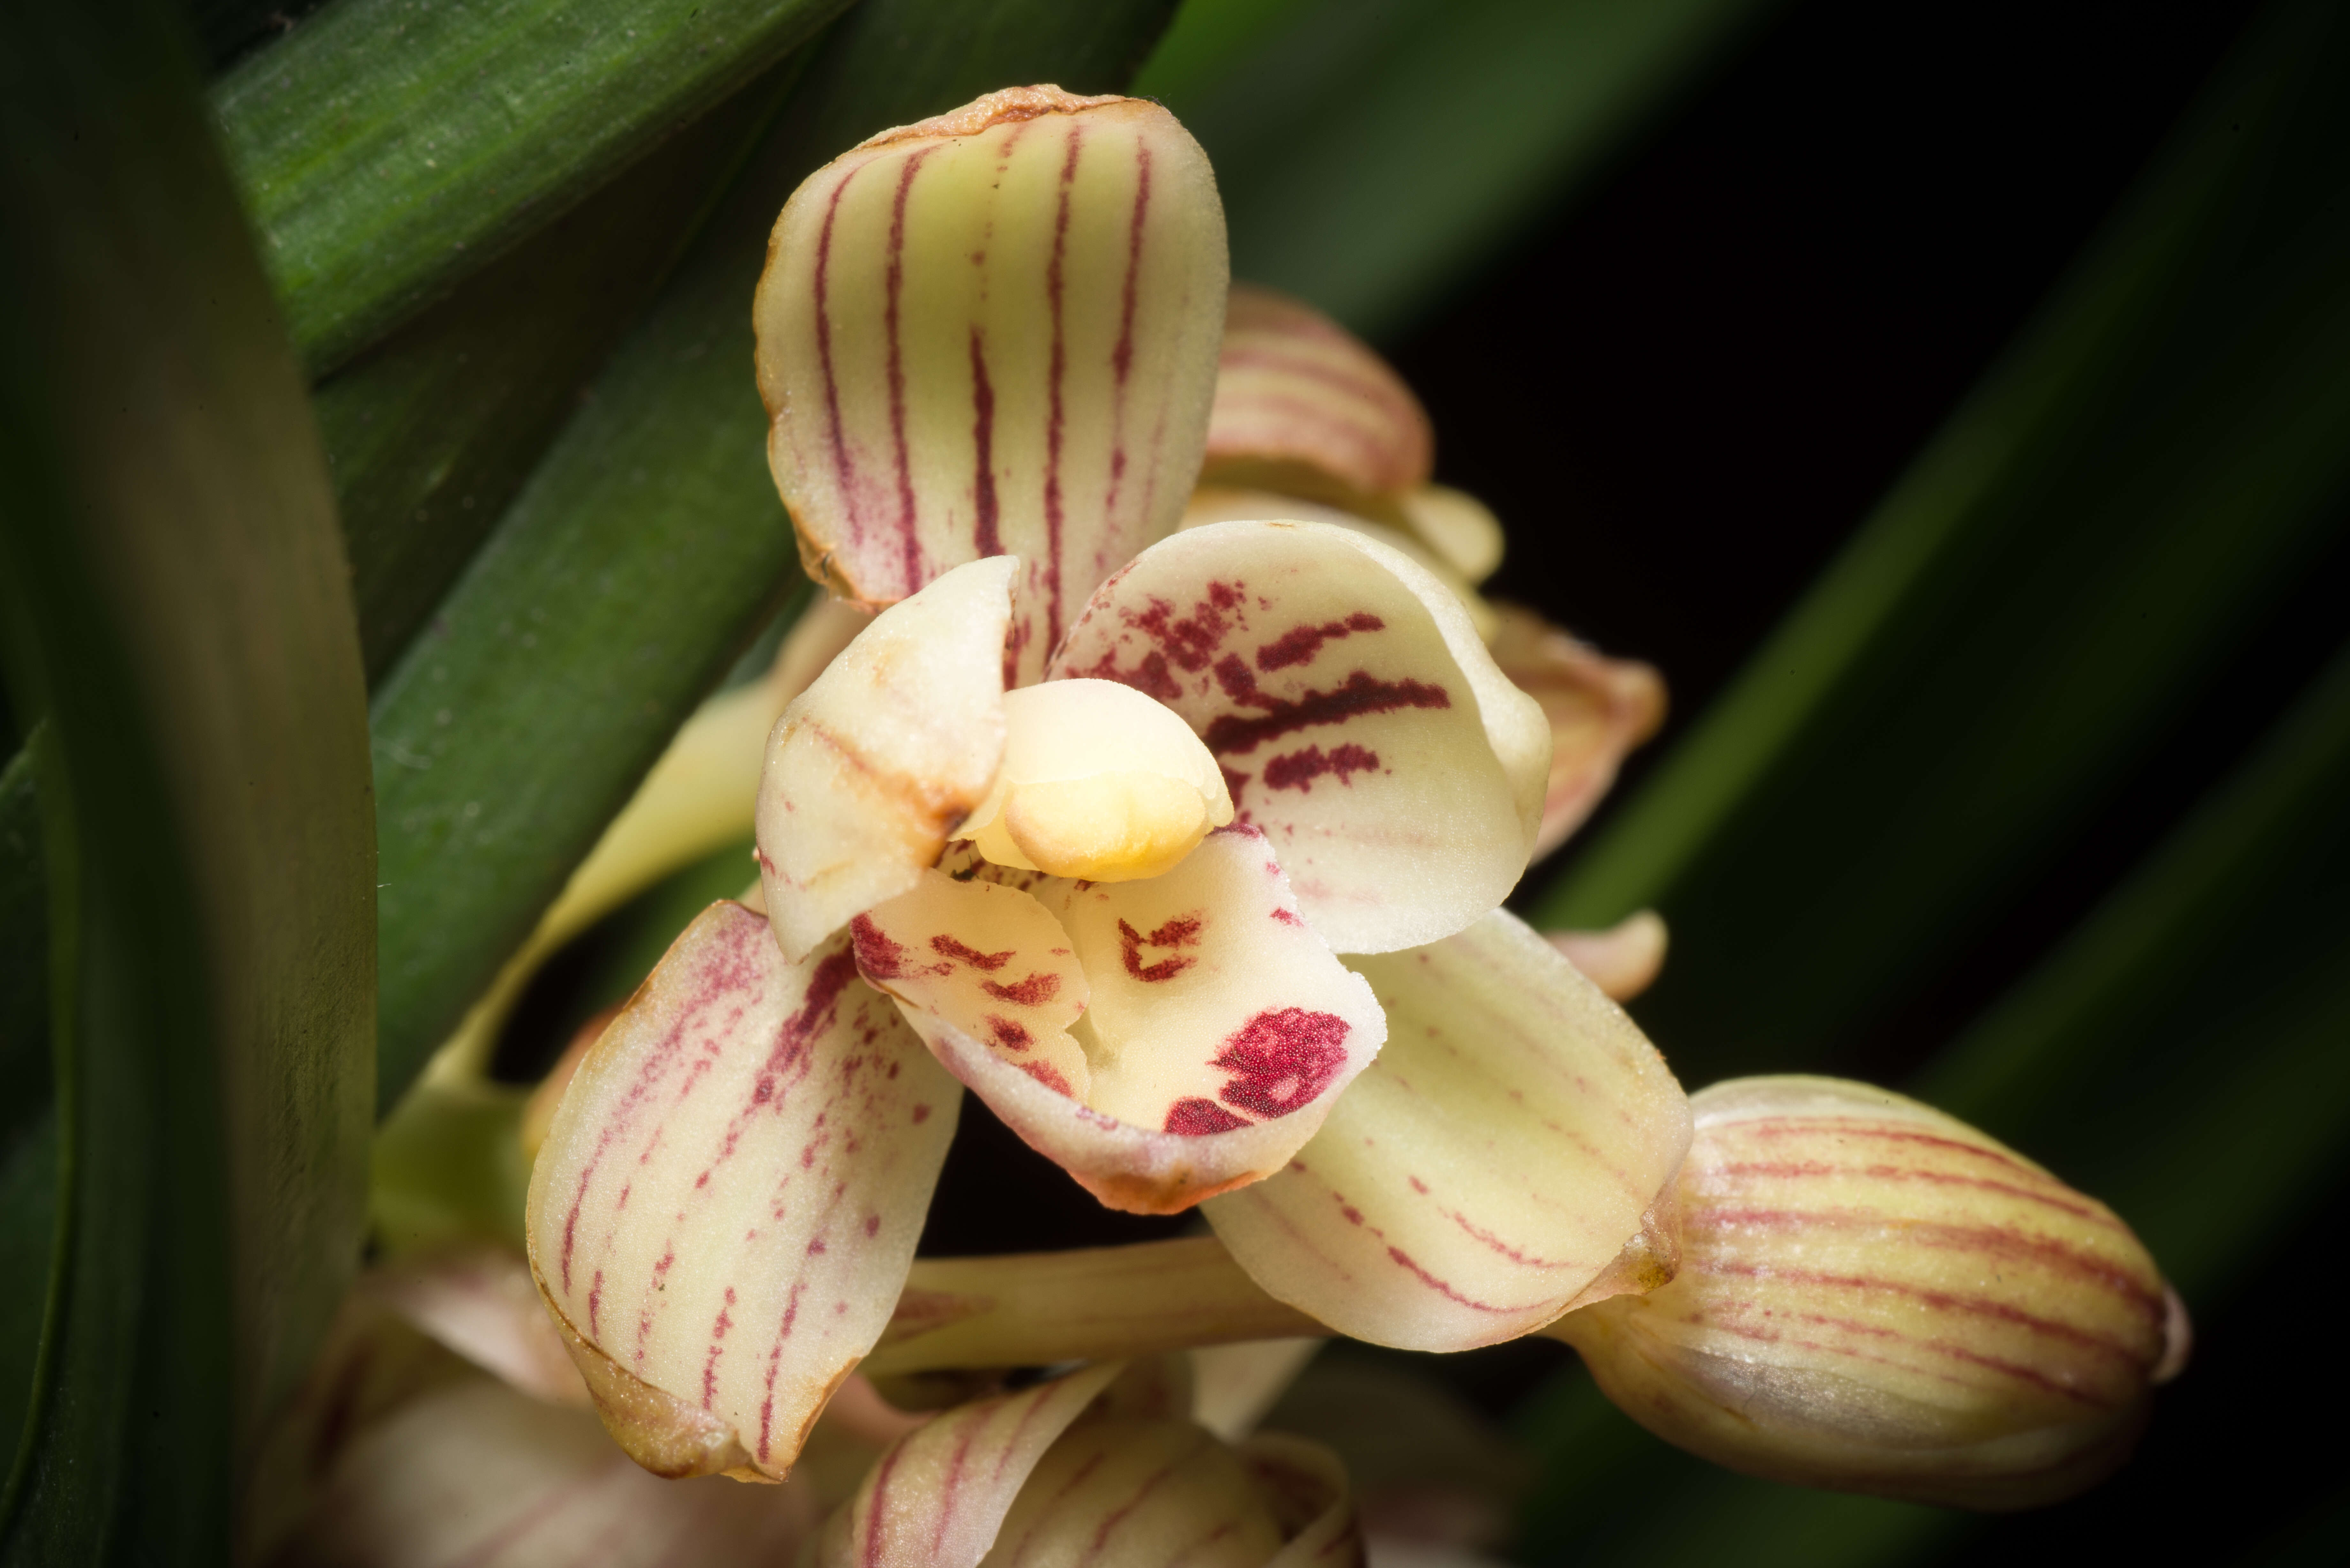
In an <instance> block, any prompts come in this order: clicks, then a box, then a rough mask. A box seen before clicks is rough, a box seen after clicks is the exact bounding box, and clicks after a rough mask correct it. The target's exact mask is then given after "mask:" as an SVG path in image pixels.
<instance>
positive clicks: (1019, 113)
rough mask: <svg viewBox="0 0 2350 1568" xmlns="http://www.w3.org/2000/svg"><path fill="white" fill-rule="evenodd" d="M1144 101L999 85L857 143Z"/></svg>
mask: <svg viewBox="0 0 2350 1568" xmlns="http://www.w3.org/2000/svg"><path fill="white" fill-rule="evenodd" d="M1144 101H1145V100H1144V99H1132V98H1127V97H1125V96H1123V95H1121V94H1118V93H1104V94H1100V95H1098V96H1096V97H1090V98H1089V97H1087V96H1086V95H1084V94H1082V93H1073V92H1064V91H1062V90H1061V88H1058V87H1057V86H1055V85H1054V84H1053V83H1051V82H1043V83H1040V84H1038V85H1037V86H1035V87H1015V88H998V89H997V90H996V91H994V92H992V93H988V94H986V95H985V96H983V97H981V98H975V99H972V100H971V101H970V102H969V103H967V104H964V105H963V106H962V108H961V109H949V110H948V111H947V112H946V113H944V114H934V115H932V116H931V118H930V119H918V120H916V121H914V123H913V124H911V125H893V126H891V127H890V128H889V130H883V131H877V132H876V133H875V134H873V135H871V136H868V137H867V138H866V139H865V140H862V141H860V142H858V144H857V146H858V150H862V149H864V148H868V147H887V146H889V144H890V143H891V142H893V141H912V140H919V139H920V138H922V137H926V136H977V135H978V134H979V133H980V132H981V131H983V130H991V129H993V127H995V126H999V125H1009V124H1012V123H1014V122H1015V121H1018V120H1023V119H1043V118H1044V117H1045V115H1048V114H1078V113H1082V112H1083V111H1084V110H1086V109H1106V108H1107V107H1108V106H1110V105H1111V104H1116V103H1141V102H1144Z"/></svg>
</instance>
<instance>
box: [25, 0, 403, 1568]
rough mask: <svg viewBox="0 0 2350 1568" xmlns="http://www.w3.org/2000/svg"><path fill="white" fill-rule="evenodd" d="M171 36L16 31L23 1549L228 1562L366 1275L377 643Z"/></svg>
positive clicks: (79, 28)
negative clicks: (42, 854)
mask: <svg viewBox="0 0 2350 1568" xmlns="http://www.w3.org/2000/svg"><path fill="white" fill-rule="evenodd" d="M174 26H175V24H174V21H173V19H172V16H170V15H169V14H168V13H165V12H163V11H162V10H161V8H160V7H159V6H158V5H153V4H138V3H124V4H108V5H94V6H68V7H38V8H26V7H15V8H12V9H10V10H9V11H8V12H7V13H6V14H5V20H0V32H5V37H0V210H5V213H6V222H5V225H0V234H5V240H0V300H5V306H0V442H5V462H0V472H5V474H6V475H7V482H6V483H7V485H8V493H7V498H6V504H5V508H0V564H5V571H0V577H4V578H5V584H6V589H7V592H8V596H9V600H10V602H9V605H8V614H7V617H6V627H7V633H8V637H9V643H8V648H7V653H8V660H9V671H10V677H11V682H12V686H13V687H14V689H15V691H16V693H17V694H18V698H19V701H20V703H21V705H22V707H23V709H24V710H25V711H42V712H45V713H46V727H45V730H44V732H43V739H42V741H41V742H39V750H40V753H41V771H40V781H39V793H40V798H41V808H42V813H43V816H44V819H45V826H46V836H47V877H48V882H49V887H50V898H51V902H50V918H49V919H48V922H47V925H48V930H49V932H50V940H51V943H52V952H53V955H54V957H53V961H52V967H51V970H50V975H51V980H52V987H51V997H52V1002H51V1011H52V1015H53V1016H52V1027H53V1028H54V1030H55V1039H56V1042H57V1051H58V1055H57V1065H58V1097H57V1107H58V1111H57V1114H58V1135H59V1136H58V1143H59V1147H60V1150H61V1158H62V1164H61V1167H60V1197H61V1201H62V1202H63V1204H64V1205H65V1207H66V1210H67V1215H68V1227H69V1229H68V1234H67V1237H66V1240H65V1245H64V1249H63V1251H62V1253H61V1255H60V1258H59V1265H60V1270H61V1279H60V1281H59V1292H60V1293H59V1296H58V1302H57V1313H56V1315H55V1316H54V1317H53V1319H52V1322H51V1325H50V1326H51V1332H50V1334H49V1336H48V1341H47V1344H45V1345H44V1347H43V1350H42V1361H41V1374H40V1380H39V1384H38V1386H37V1387H36V1391H35V1405H34V1416H33V1424H32V1427H31V1428H30V1433H29V1437H30V1451H29V1453H28V1455H27V1457H26V1458H27V1462H26V1464H25V1465H23V1466H21V1467H20V1468H19V1469H18V1470H17V1472H16V1477H15V1482H16V1485H15V1486H14V1489H13V1490H12V1493H11V1496H10V1498H9V1499H8V1502H7V1517H6V1519H5V1521H0V1529H5V1538H4V1539H5V1546H0V1555H5V1560H6V1561H9V1562H38V1563H56V1562H91V1561H97V1560H98V1559H99V1558H100V1557H101V1556H104V1557H107V1558H109V1559H120V1560H146V1561H172V1562H208V1561H225V1560H226V1559H227V1556H228V1553H229V1534H230V1529H231V1509H232V1503H233V1496H234V1485H235V1480H236V1478H237V1476H238V1475H239V1473H240V1471H241V1469H242V1468H243V1466H244V1463H245V1461H246V1459H247V1457H248V1456H249V1455H250V1453H251V1452H252V1449H253V1442H254V1438H255V1433H256V1430H257V1428H259V1426H260V1424H261V1422H262V1421H263V1419H264V1418H265V1417H266V1415H267V1414H268V1412H269V1411H270V1409H271V1408H272V1407H273V1406H274V1405H275V1403H276V1400H277V1399H278V1398H279V1397H281V1396H282V1395H283V1394H284V1393H285V1392H286V1390H287V1389H288V1388H289V1387H290V1386H291V1385H292V1383H293V1381H294V1379H295V1378H296V1377H297V1376H299V1375H300V1374H301V1372H302V1371H303V1369H304V1367H305V1366H306V1365H307V1361H308V1358H309V1355H310V1352H311V1350H312V1349H313V1347H314V1346H315V1345H316V1343H317V1336H318V1334H320V1332H321V1331H322V1330H323V1329H324V1327H325V1325H326V1322H327V1318H328V1314H329V1313H331V1312H332V1310H333V1309H334V1307H335V1305H336V1303H337V1302H338V1299H339V1297H340V1295H341V1293H342V1291H343V1289H344V1286H345V1285H346V1283H347V1282H348V1280H349V1278H350V1275H351V1272H352V1271H353V1269H354V1268H355V1266H356V1264H357V1262H358V1250H359V1224H360V1219H361V1214H362V1205H363V1201H364V1186H363V1184H364V1179H365V1158H366V1137H367V1129H368V1119H367V1112H368V1099H367V1091H368V1076H369V1065H370V1064H369V1047H370V1044H371V1041H370V1032H371V1018H370V1015H369V998H370V996H371V994H372V991H373V981H374V946H375V944H374V910H373V900H372V898H371V897H370V894H371V891H372V883H373V880H374V877H373V875H372V872H373V859H374V850H373V842H372V836H371V826H372V825H371V823H370V821H369V782H368V771H367V770H368V756H367V748H366V735H365V730H364V716H365V706H364V703H365V696H364V688H363V686H362V683H361V680H360V676H359V647H358V638H357V635H356V630H355V628H354V625H353V621H352V618H351V611H350V601H349V597H348V588H347V587H346V584H345V571H346V568H345V566H344V564H343V560H342V555H341V550H340V546H339V542H338V538H337V536H336V530H335V525H334V514H333V507H332V502H331V499H330V495H329V492H328V483H327V474H326V467H325V463H324V461H323V457H322V454H321V452H320V451H319V448H318V444H317V435H316V432H315V430H314V428H313V426H312V424H311V422H310V419H309V415H308V411H307V406H306V404H305V401H304V396H303V387H302V382H301V379H300V376H299V373H298V371H297V369H296V366H295V363H294V361H293V359H292V358H291V356H290V355H289V354H288V353H287V352H286V346H285V342H284V339H283V337H282V335H281V330H280V328H279V327H278V325H277V321H276V315H275V312H274V310H273V307H272V305H271V301H270V297H269V293H268V287H267V283H266V280H265V277H264V276H263V275H262V272H261V268H260V266H259V265H258V263H257V261H256V259H255V256H254V254H253V251H252V248H251V244H250V241H249V239H248V237H247V234H246V231H245V228H244V222H243V217H242V214H241V213H240V211H239V208H238V205H237V201H236V195H235V191H234V186H233V185H232V184H231V182H230V179H229V176H228V171H227V169H226V166H225V163H224V161H223V160H222V158H221V157H220V155H219V153H218V151H217V150H216V149H215V147H214V146H213V140H212V137H211V133H210V128H209V125H208V123H207V120H206V119H205V116H204V112H203V104H202V100H201V99H200V98H199V96H198V93H197V88H196V84H195V81H194V78H193V75H192V71H191V70H190V68H189V66H188V63H187V61H186V59H185V57H184V55H183V53H182V50H183V46H182V42H181V40H180V38H179V37H178V36H176V34H175V32H174ZM12 1285H16V1286H17V1287H18V1288H22V1283H21V1282H18V1281H16V1280H13V1279H12Z"/></svg>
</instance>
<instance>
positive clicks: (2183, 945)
mask: <svg viewBox="0 0 2350 1568" xmlns="http://www.w3.org/2000/svg"><path fill="white" fill-rule="evenodd" d="M2345 800H2350V649H2345V650H2344V651H2343V652H2342V653H2341V654H2340V655H2338V656H2337V657H2336V658H2335V659H2334V661H2333V664H2332V665H2331V667H2330V668H2328V669H2327V670H2325V671H2324V672H2323V673H2321V674H2320V676H2319V677H2318V678H2317V679H2316V680H2314V682H2313V683H2312V684H2311V687H2310V690H2309V691H2307V692H2306V693H2305V694H2304V695H2303V697H2302V699H2301V700H2300V701H2298V702H2297V703H2296V704H2295V705H2294V707H2293V711H2291V712H2289V713H2288V714H2287V715H2286V716H2285V717H2284V719H2283V720H2282V721H2281V722H2279V723H2278V725H2277V726H2276V728H2275V730H2274V731H2273V732H2272V734H2271V735H2270V736H2269V737H2268V739H2267V740H2266V741H2265V742H2263V744H2262V747H2261V748H2260V749H2259V750H2258V751H2257V752H2256V753H2253V755H2252V756H2251V758H2250V759H2249V760H2247V761H2246V762H2245V763H2243V764H2242V765H2241V766H2240V767H2239V768H2238V769H2237V771H2236V772H2235V774H2233V775H2231V776H2230V778H2229V779H2228V781H2227V782H2226V783H2225V784H2222V785H2221V786H2220V788H2218V789H2217V790H2215V791H2213V792H2212V794H2211V795H2210V797H2209V798H2208V799H2207V800H2206V801H2205V802H2204V803H2203V804H2202V805H2200V806H2199V808H2198V809H2197V810H2196V812H2195V813H2194V815H2192V816H2190V817H2189V819H2188V821H2187V822H2186V823H2184V824H2183V825H2181V826H2180V827H2179V828H2178V830H2177V831H2176V832H2175V833H2173V834H2172V835H2171V836H2170V837H2169V838H2168V840H2167V841H2166V842H2165V843H2164V844H2163V846H2161V848H2160V849H2159V850H2158V851H2157V852H2156V853H2155V854H2154V855H2152V856H2150V857H2147V861H2146V862H2145V863H2144V864H2143V865H2142V866H2141V867H2139V868H2138V869H2137V871H2136V872H2135V873H2134V874H2133V875H2132V876H2131V877H2130V878H2129V880H2128V881H2127V882H2126V883H2125V884H2124V885H2123V886H2122V887H2121V888H2118V889H2116V891H2115V892H2114V893H2113V895H2112V896H2111V897H2109V898H2106V900H2105V902H2104V903H2103V904H2102V905H2100V906H2099V908H2098V909H2097V910H2096V911H2095V914H2093V915H2092V916H2091V917H2090V918H2089V919H2087V920H2086V921H2085V922H2084V923H2083V924H2082V926H2081V927H2080V928H2079V929H2078V930H2077V931H2075V932H2074V935H2073V936H2072V937H2071V938H2070V939H2068V940H2067V941H2066V942H2065V944H2064V947H2063V949H2062V950H2059V951H2058V952H2057V953H2056V954H2054V956H2052V957H2051V958H2050V959H2049V960H2048V961H2046V962H2044V963H2043V964H2042V965H2041V966H2040V967H2039V969H2038V970H2036V971H2034V972H2033V974H2032V975H2031V976H2029V977H2028V978H2027V979H2026V980H2025V981H2023V982H2022V983H2021V984H2019V985H2018V986H2016V987H2015V988H2014V990H2012V992H2009V993H2008V995H2007V996H2006V997H2004V998H2003V999H2002V1001H2001V1002H2000V1004H1999V1005H1998V1006H1997V1007H1996V1008H1994V1009H1992V1010H1991V1012H1988V1013H1986V1014H1985V1015H1984V1016H1983V1017H1982V1018H1981V1019H1980V1020H1979V1021H1978V1022H1977V1023H1975V1025H1974V1026H1973V1027H1972V1028H1970V1029H1969V1030H1968V1031H1967V1033H1965V1034H1964V1035H1962V1036H1961V1037H1960V1039H1959V1040H1958V1041H1957V1042H1956V1043H1955V1044H1952V1045H1951V1046H1950V1048H1949V1049H1948V1050H1946V1051H1945V1052H1943V1053H1942V1054H1941V1055H1940V1056H1939V1057H1938V1058H1937V1059H1936V1061H1935V1062H1934V1064H1933V1065H1932V1067H1931V1068H1930V1069H1929V1071H1928V1072H1927V1074H1926V1075H1924V1077H1923V1078H1922V1079H1921V1080H1920V1082H1919V1083H1918V1085H1916V1092H1917V1093H1918V1094H1919V1095H1921V1096H1924V1097H1926V1098H1928V1099H1930V1100H1931V1101H1933V1103H1934V1104H1936V1105H1939V1106H1944V1107H1945V1108H1947V1109H1949V1110H1950V1111H1951V1112H1952V1113H1953V1114H1955V1115H1958V1116H1965V1117H1967V1118H1968V1119H1969V1120H1971V1121H1974V1122H1976V1123H1978V1124H1979V1125H1981V1127H1984V1128H1985V1129H1986V1130H1988V1131H1990V1132H1991V1133H1993V1134H1995V1135H1996V1136H1998V1137H2001V1138H2003V1139H2006V1140H2008V1141H2010V1142H2013V1143H2016V1144H2017V1145H2019V1146H2020V1147H2024V1148H2027V1149H2030V1150H2032V1151H2033V1155H2034V1156H2035V1157H2036V1158H2041V1159H2042V1160H2043V1161H2044V1162H2048V1163H2052V1164H2054V1165H2055V1166H2056V1167H2057V1168H2059V1169H2060V1170H2062V1171H2063V1172H2064V1175H2065V1177H2066V1178H2067V1179H2070V1180H2073V1181H2074V1182H2075V1183H2076V1184H2077V1185H2079V1186H2082V1187H2084V1188H2085V1189H2087V1190H2089V1191H2092V1192H2095V1194H2096V1195H2097V1196H2098V1197H2100V1198H2102V1199H2105V1200H2106V1202H2108V1203H2110V1204H2112V1205H2113V1206H2114V1208H2115V1209H2116V1210H2117V1211H2119V1213H2120V1214H2121V1215H2122V1217H2123V1218H2124V1219H2126V1220H2129V1221H2130V1222H2131V1224H2132V1225H2134V1226H2135V1227H2136V1228H2137V1231H2138V1233H2139V1234H2140V1236H2142V1237H2143V1238H2144V1239H2145V1241H2146V1242H2147V1246H2148V1247H2150V1248H2151V1249H2152V1250H2153V1251H2154V1254H2155V1256H2156V1257H2157V1258H2158V1259H2159V1260H2160V1261H2161V1263H2162V1267H2163V1272H2164V1273H2165V1274H2167V1275H2168V1277H2169V1278H2170V1280H2171V1282H2172V1283H2174V1284H2176V1285H2177V1286H2178V1288H2179V1290H2180V1292H2181V1293H2184V1294H2185V1295H2186V1296H2187V1297H2188V1299H2189V1301H2190V1302H2191V1303H2194V1304H2196V1305H2198V1306H2203V1305H2206V1304H2209V1303H2211V1302H2213V1301H2214V1300H2215V1299H2216V1298H2218V1297H2220V1295H2222V1294H2223V1293H2226V1292H2228V1291H2230V1289H2234V1288H2241V1286H2240V1284H2239V1279H2238V1274H2237V1271H2238V1270H2239V1269H2240V1268H2241V1266H2242V1265H2243V1263H2244V1262H2246V1261H2247V1260H2248V1259H2249V1258H2250V1257H2251V1255H2253V1254H2255V1253H2257V1252H2258V1251H2260V1250H2261V1249H2262V1247H2263V1246H2264V1245H2265V1244H2266V1243H2267V1242H2269V1241H2271V1240H2272V1239H2273V1238H2274V1237H2275V1236H2277V1235H2279V1234H2281V1233H2282V1231H2283V1230H2284V1228H2285V1227H2287V1226H2289V1225H2290V1224H2291V1223H2293V1221H2294V1220H2295V1219H2297V1218H2298V1217H2300V1216H2301V1215H2303V1214H2304V1213H2305V1212H2306V1210H2307V1208H2308V1205H2309V1204H2310V1202H2311V1201H2312V1200H2313V1199H2314V1198H2315V1197H2316V1196H2317V1195H2318V1194H2319V1193H2321V1192H2322V1191H2323V1190H2324V1185H2325V1184H2324V1180H2323V1178H2324V1176H2326V1175H2327V1174H2329V1173H2331V1172H2332V1171H2333V1170H2334V1169H2337V1168H2340V1167H2342V1166H2343V1165H2344V1163H2345V1159H2350V1155H2345V1151H2344V1148H2343V1143H2342V1132H2343V1129H2344V1128H2345V1127H2350V1052H2345V1051H2344V1050H2343V1049H2342V1042H2343V1041H2344V1040H2345V1039H2350V818H2345V815H2344V813H2343V810H2342V803H2343V802H2344V801H2345Z"/></svg>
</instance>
